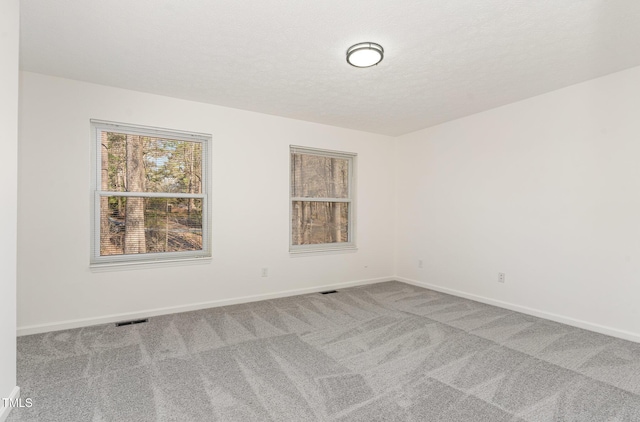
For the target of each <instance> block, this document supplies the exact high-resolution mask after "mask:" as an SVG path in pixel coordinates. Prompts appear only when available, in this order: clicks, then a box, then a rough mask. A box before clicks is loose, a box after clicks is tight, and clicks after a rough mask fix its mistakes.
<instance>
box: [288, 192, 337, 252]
mask: <svg viewBox="0 0 640 422" xmlns="http://www.w3.org/2000/svg"><path fill="white" fill-rule="evenodd" d="M292 208H293V210H292V214H291V216H292V221H291V227H292V231H291V235H292V239H291V244H292V245H316V244H321V243H341V242H348V241H349V204H348V203H346V202H309V201H293V207H292Z"/></svg>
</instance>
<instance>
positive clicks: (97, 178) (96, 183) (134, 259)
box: [89, 119, 212, 269]
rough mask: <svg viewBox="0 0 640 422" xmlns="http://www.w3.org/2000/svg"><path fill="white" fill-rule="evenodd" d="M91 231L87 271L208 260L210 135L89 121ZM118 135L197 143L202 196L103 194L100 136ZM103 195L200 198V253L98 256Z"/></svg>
mask: <svg viewBox="0 0 640 422" xmlns="http://www.w3.org/2000/svg"><path fill="white" fill-rule="evenodd" d="M90 128H91V157H92V160H91V163H92V164H91V198H92V200H91V230H90V242H91V246H90V260H89V262H90V265H89V266H90V268H92V269H93V268H96V269H97V268H101V267H114V268H115V267H127V266H129V265H146V266H148V265H157V264H158V263H165V264H170V263H176V264H178V263H187V262H188V261H193V260H197V261H201V260H202V259H210V258H211V195H210V182H209V174H210V165H211V143H212V136H211V135H210V134H207V133H198V132H186V131H181V130H173V129H165V128H157V127H151V126H142V125H135V124H129V123H117V122H110V121H104V120H97V119H91V120H90ZM103 131H109V132H117V133H123V134H128V135H144V136H151V137H161V138H168V139H175V140H181V141H190V142H199V143H201V144H202V180H201V182H202V193H200V194H189V193H187V194H175V193H169V192H167V193H162V192H114V191H102V190H101V189H100V186H101V177H102V174H101V170H102V163H101V155H100V154H101V153H98V151H99V148H98V143H99V139H100V133H101V132H103ZM102 196H135V197H149V198H151V197H156V198H158V197H161V198H175V197H179V198H199V199H202V250H200V251H181V252H150V253H144V254H131V255H109V256H100V215H99V214H100V197H102Z"/></svg>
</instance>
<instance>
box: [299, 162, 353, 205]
mask: <svg viewBox="0 0 640 422" xmlns="http://www.w3.org/2000/svg"><path fill="white" fill-rule="evenodd" d="M291 196H293V197H299V198H348V197H349V160H348V159H344V158H334V157H323V156H319V155H313V154H300V153H292V154H291Z"/></svg>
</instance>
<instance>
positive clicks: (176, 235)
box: [91, 120, 211, 265]
mask: <svg viewBox="0 0 640 422" xmlns="http://www.w3.org/2000/svg"><path fill="white" fill-rule="evenodd" d="M91 128H92V133H93V141H94V159H95V161H94V162H95V172H94V177H93V189H94V192H95V200H94V207H93V208H94V210H93V231H92V233H93V239H92V256H91V263H92V264H94V265H95V264H114V263H126V262H149V261H161V260H174V259H189V258H202V257H207V256H210V255H211V252H210V244H209V215H210V214H209V202H208V195H207V193H208V192H207V189H208V186H207V164H208V159H207V157H208V146H209V143H210V140H211V137H210V136H209V135H205V134H196V133H188V132H180V131H168V130H161V129H154V128H148V127H141V126H131V125H124V124H117V123H109V122H100V121H94V120H92V121H91Z"/></svg>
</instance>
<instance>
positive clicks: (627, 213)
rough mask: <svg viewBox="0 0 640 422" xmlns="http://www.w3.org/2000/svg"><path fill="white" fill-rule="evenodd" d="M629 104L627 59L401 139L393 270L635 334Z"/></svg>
mask: <svg viewBox="0 0 640 422" xmlns="http://www.w3.org/2000/svg"><path fill="white" fill-rule="evenodd" d="M639 113H640V67H638V68H633V69H630V70H627V71H623V72H620V73H616V74H612V75H609V76H606V77H603V78H600V79H596V80H592V81H589V82H585V83H582V84H579V85H574V86H571V87H568V88H565V89H562V90H559V91H555V92H551V93H548V94H545V95H541V96H538V97H535V98H531V99H528V100H525V101H521V102H518V103H514V104H511V105H507V106H504V107H501V108H498V109H494V110H490V111H487V112H484V113H480V114H476V115H473V116H469V117H466V118H463V119H459V120H456V121H452V122H449V123H445V124H442V125H439V126H436V127H432V128H430V129H426V130H423V131H419V132H416V133H412V134H409V135H405V136H402V137H400V138H399V139H398V143H397V146H396V154H397V155H396V159H397V163H396V167H397V191H396V194H397V197H396V202H397V213H398V229H397V237H396V242H397V243H396V246H397V250H396V253H397V258H396V261H397V262H396V264H397V267H396V268H397V274H398V275H399V276H401V277H403V278H404V279H406V280H411V281H417V282H420V283H423V285H425V283H426V284H431V285H434V286H436V287H438V288H440V289H449V290H453V291H456V292H457V293H462V294H466V295H474V296H472V297H480V298H484V299H483V300H486V301H494V302H495V301H501V302H504V303H506V304H507V305H508V306H511V307H515V308H517V309H523V307H524V308H529V309H528V310H527V311H529V312H532V313H536V311H538V314H540V315H545V316H551V317H552V318H555V319H559V320H563V321H565V322H571V323H573V324H576V325H582V326H584V327H589V328H591V329H596V330H599V331H603V332H608V333H612V334H616V335H620V336H622V337H626V338H630V339H635V340H637V341H640V306H639V305H638V298H640V114H639ZM418 259H424V262H425V263H424V268H423V269H419V268H418V266H417V260H418ZM498 272H504V273H506V283H505V284H499V283H497V277H498ZM504 303H503V304H504Z"/></svg>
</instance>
